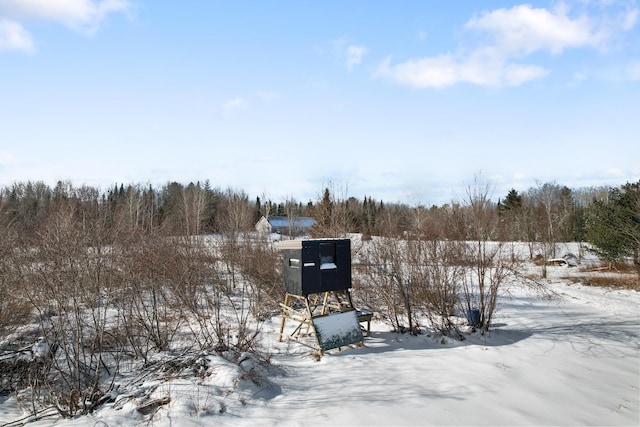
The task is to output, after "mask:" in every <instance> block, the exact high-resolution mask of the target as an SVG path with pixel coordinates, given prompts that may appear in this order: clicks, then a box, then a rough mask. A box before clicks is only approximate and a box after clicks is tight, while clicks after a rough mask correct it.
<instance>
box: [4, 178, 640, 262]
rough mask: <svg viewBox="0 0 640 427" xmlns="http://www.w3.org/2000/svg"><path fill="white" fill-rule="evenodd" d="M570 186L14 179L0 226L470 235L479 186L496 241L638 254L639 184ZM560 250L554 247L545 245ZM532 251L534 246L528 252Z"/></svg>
mask: <svg viewBox="0 0 640 427" xmlns="http://www.w3.org/2000/svg"><path fill="white" fill-rule="evenodd" d="M639 185H640V183H633V184H629V183H628V184H625V185H622V186H620V187H618V188H609V187H597V188H579V189H570V188H568V187H566V186H561V185H558V184H556V183H544V184H540V185H538V186H536V187H532V188H530V189H529V190H527V191H524V192H518V191H516V190H514V189H512V190H511V191H509V192H508V193H507V194H505V195H504V196H503V197H500V199H499V200H498V201H497V202H493V201H492V200H491V199H490V195H491V194H490V191H489V190H490V183H484V182H476V183H474V184H473V185H470V186H469V187H468V188H467V189H466V195H465V197H464V198H463V199H462V200H460V201H458V202H452V203H448V204H444V205H441V206H436V205H433V206H431V207H426V206H423V205H417V206H409V205H407V204H402V203H385V202H383V201H382V200H376V199H374V198H372V197H368V196H365V197H364V198H363V199H358V198H355V197H351V196H348V195H346V194H344V193H345V192H344V191H341V190H340V189H337V190H336V188H335V186H333V185H332V186H330V187H327V188H325V190H324V192H323V194H322V195H321V196H319V197H318V200H315V201H311V200H309V201H308V202H306V203H302V202H300V201H297V200H295V199H289V200H286V201H280V202H277V203H275V202H273V201H271V200H261V198H260V197H257V198H256V199H252V198H250V197H249V196H248V195H247V194H246V193H245V192H244V191H242V190H237V189H230V188H228V189H224V190H223V189H221V188H218V187H213V186H211V184H210V183H209V182H208V181H204V182H203V183H201V182H196V183H189V184H187V185H185V184H181V183H177V182H171V183H168V184H166V185H165V186H163V187H160V188H154V187H152V186H150V185H149V186H145V185H140V184H136V185H131V184H129V185H126V186H125V185H124V184H119V185H114V186H113V187H112V188H109V189H108V190H106V191H104V190H101V189H99V188H96V187H91V186H80V187H75V186H73V185H72V184H71V183H68V182H58V183H57V185H56V186H55V187H54V188H51V187H49V186H48V185H46V184H44V183H42V182H18V183H14V184H12V185H9V186H5V187H2V188H1V189H0V214H1V215H0V226H3V228H4V227H6V226H9V225H10V226H11V229H12V230H13V231H17V232H19V234H20V235H22V236H32V235H33V234H34V233H35V232H36V231H37V229H38V225H39V224H43V223H46V222H48V220H49V218H50V217H51V216H52V215H55V213H56V211H57V209H58V208H59V207H60V206H62V205H63V204H64V205H65V206H71V207H72V208H73V209H74V211H75V213H76V214H77V215H78V216H79V217H87V216H92V217H95V218H100V220H101V221H103V222H104V226H105V229H106V230H113V231H114V232H115V231H116V230H117V231H123V230H125V231H126V230H130V231H131V230H135V231H137V232H145V233H153V234H160V235H172V236H176V235H180V236H192V235H201V234H206V233H227V232H231V233H239V232H246V231H251V230H253V227H254V225H255V224H256V222H257V221H258V220H259V219H260V217H261V216H266V217H268V216H273V215H280V216H286V217H289V218H291V219H294V218H297V217H302V216H306V217H313V218H315V219H316V221H317V225H316V227H315V229H314V230H312V233H313V234H314V235H315V236H318V237H334V236H341V235H344V234H345V233H362V234H363V236H365V238H367V237H369V236H393V237H403V236H404V237H406V236H409V237H411V236H420V238H425V239H448V240H470V239H473V237H474V230H473V227H474V226H473V221H472V217H473V212H472V210H473V209H474V206H473V205H474V203H471V202H472V201H473V200H475V199H477V198H478V195H479V194H481V195H482V196H483V198H484V199H485V200H483V203H484V204H486V205H487V206H486V208H487V212H488V215H489V218H487V221H488V223H489V224H490V228H489V238H490V239H491V240H495V241H524V242H547V243H550V244H551V245H550V248H551V249H552V252H553V247H554V246H553V243H555V242H566V241H577V242H591V243H593V244H594V245H596V246H597V247H598V248H600V252H599V255H601V256H602V257H603V258H604V259H605V260H607V261H615V260H616V259H620V258H621V257H624V256H632V257H633V258H634V259H635V260H636V262H637V261H638V246H639V244H638V228H639V225H638V223H639V222H640V220H639V219H638V211H640V208H638V199H639V196H638V187H639ZM549 255H551V256H555V254H553V253H551V254H549ZM532 256H533V254H532Z"/></svg>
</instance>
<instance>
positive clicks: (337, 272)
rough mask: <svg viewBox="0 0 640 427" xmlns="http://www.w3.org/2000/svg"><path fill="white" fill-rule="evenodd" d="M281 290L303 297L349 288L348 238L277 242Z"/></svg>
mask: <svg viewBox="0 0 640 427" xmlns="http://www.w3.org/2000/svg"><path fill="white" fill-rule="evenodd" d="M280 249H281V250H282V254H283V276H284V289H285V292H288V293H290V294H294V295H302V296H307V295H309V294H317V293H321V292H331V291H344V290H347V289H349V288H351V241H350V240H349V239H314V240H288V241H283V242H280Z"/></svg>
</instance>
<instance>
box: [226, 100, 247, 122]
mask: <svg viewBox="0 0 640 427" xmlns="http://www.w3.org/2000/svg"><path fill="white" fill-rule="evenodd" d="M248 107H249V104H248V103H247V101H246V100H245V99H244V98H241V97H239V96H237V97H235V98H231V99H229V100H227V101H226V102H225V103H224V104H223V105H222V115H223V116H224V118H230V117H231V116H233V115H234V114H236V113H237V112H239V111H243V110H246V109H247V108H248Z"/></svg>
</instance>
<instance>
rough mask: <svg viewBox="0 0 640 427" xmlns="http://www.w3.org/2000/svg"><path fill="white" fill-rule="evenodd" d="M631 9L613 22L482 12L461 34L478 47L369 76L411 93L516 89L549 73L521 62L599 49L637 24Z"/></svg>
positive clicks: (545, 13)
mask: <svg viewBox="0 0 640 427" xmlns="http://www.w3.org/2000/svg"><path fill="white" fill-rule="evenodd" d="M637 15H638V12H637V10H636V9H630V10H627V11H626V12H625V13H624V14H623V15H622V16H619V17H618V18H617V19H615V20H606V22H605V21H604V20H603V21H599V22H595V20H594V19H592V18H590V17H589V16H588V15H587V14H580V15H578V16H576V17H571V16H569V11H568V8H567V7H565V6H564V4H563V3H560V4H559V5H558V6H557V7H556V8H555V9H553V10H548V9H544V8H534V7H532V6H530V5H519V6H514V7H512V8H510V9H505V8H502V9H496V10H493V11H489V12H484V13H482V14H479V15H478V16H475V17H473V18H471V19H470V20H469V21H467V22H466V24H465V25H464V27H463V29H464V32H465V33H470V34H473V36H474V37H473V39H474V41H476V42H477V43H478V44H477V45H476V47H473V48H471V49H468V47H467V46H461V47H460V49H459V50H458V52H460V53H443V54H440V55H437V56H430V57H423V58H412V59H408V60H406V61H404V62H400V63H397V64H393V63H392V61H391V57H387V58H386V59H385V60H384V61H382V62H381V63H380V64H379V66H378V68H377V70H376V72H375V73H374V77H385V78H388V79H391V80H393V81H395V82H396V83H398V84H401V85H406V86H410V87H415V88H442V87H448V86H452V85H456V84H459V83H471V84H475V85H480V86H492V87H504V86H519V85H522V84H524V83H526V82H529V81H532V80H537V79H541V78H544V77H546V76H548V75H549V74H550V72H551V70H549V69H547V68H544V67H541V66H539V65H535V64H526V63H522V60H523V59H524V58H526V57H528V56H530V55H532V54H533V53H536V52H548V53H550V54H552V55H560V54H562V53H563V52H564V51H565V50H566V49H572V48H585V47H589V48H602V47H603V46H605V45H606V42H607V41H608V40H609V38H610V37H611V35H612V34H613V33H615V32H616V31H617V32H619V31H628V30H629V29H631V28H632V27H633V26H634V25H635V23H636V21H637Z"/></svg>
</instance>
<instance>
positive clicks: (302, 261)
mask: <svg viewBox="0 0 640 427" xmlns="http://www.w3.org/2000/svg"><path fill="white" fill-rule="evenodd" d="M279 248H280V250H281V251H282V258H283V260H282V262H283V269H282V272H283V273H282V275H283V280H284V291H285V299H284V304H282V323H281V325H280V338H279V340H280V341H282V334H283V332H284V326H285V320H286V319H287V318H290V319H294V320H297V321H298V322H299V324H298V327H297V328H296V329H295V330H294V332H293V333H292V334H291V336H292V337H293V336H294V335H295V336H297V337H300V335H301V333H302V329H305V330H306V331H307V333H308V332H309V329H310V328H311V327H312V326H313V330H314V332H315V338H316V343H317V347H318V348H319V349H320V354H322V352H323V351H325V350H329V349H333V348H340V347H344V346H349V345H352V344H359V345H361V344H362V341H363V335H362V330H361V327H360V326H359V323H360V322H367V324H369V323H370V321H371V316H372V313H371V312H369V311H366V310H356V309H355V308H354V307H353V302H352V300H351V294H350V289H351V240H349V239H309V240H287V241H281V242H280V244H279ZM304 325H306V328H303V326H304ZM368 330H369V328H367V332H368Z"/></svg>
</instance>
